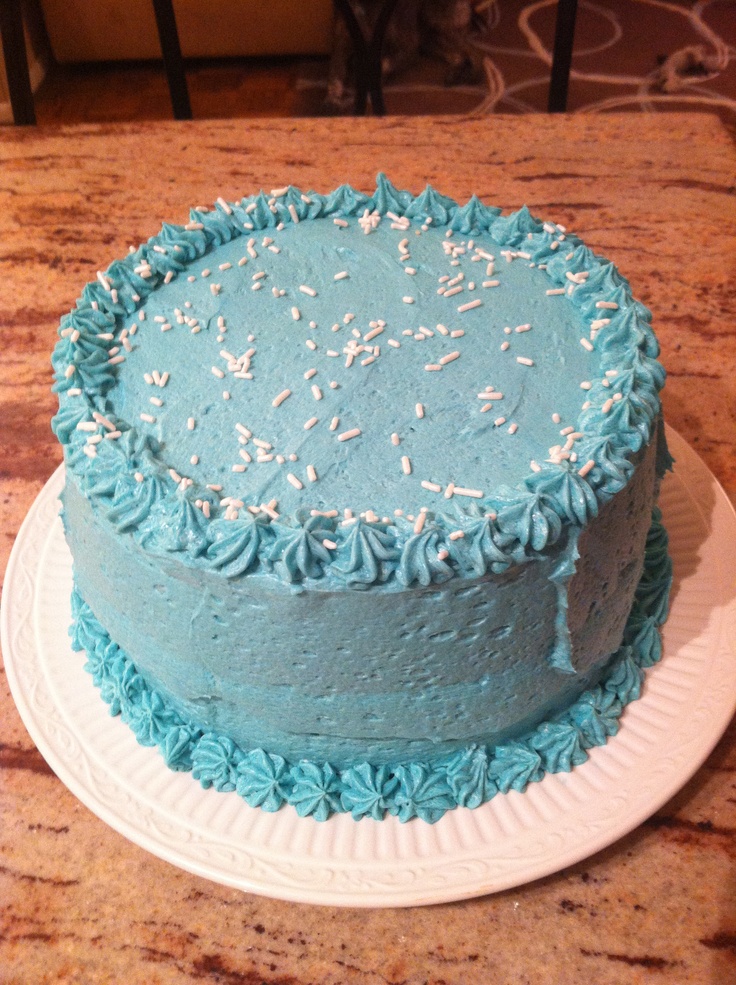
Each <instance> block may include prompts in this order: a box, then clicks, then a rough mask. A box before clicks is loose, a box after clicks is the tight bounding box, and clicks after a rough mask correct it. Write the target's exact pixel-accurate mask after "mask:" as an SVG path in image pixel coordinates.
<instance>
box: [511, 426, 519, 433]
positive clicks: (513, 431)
mask: <svg viewBox="0 0 736 985" xmlns="http://www.w3.org/2000/svg"><path fill="white" fill-rule="evenodd" d="M518 430H519V425H518V424H516V423H514V424H509V434H516V432H517V431H518Z"/></svg>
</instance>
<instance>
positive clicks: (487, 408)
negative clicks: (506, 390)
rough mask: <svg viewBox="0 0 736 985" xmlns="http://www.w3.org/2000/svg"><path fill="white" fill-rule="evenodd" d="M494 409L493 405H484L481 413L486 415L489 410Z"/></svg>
mask: <svg viewBox="0 0 736 985" xmlns="http://www.w3.org/2000/svg"><path fill="white" fill-rule="evenodd" d="M492 408H493V404H483V406H482V407H481V409H480V412H481V414H485V413H487V412H488V411H489V410H491V409H492Z"/></svg>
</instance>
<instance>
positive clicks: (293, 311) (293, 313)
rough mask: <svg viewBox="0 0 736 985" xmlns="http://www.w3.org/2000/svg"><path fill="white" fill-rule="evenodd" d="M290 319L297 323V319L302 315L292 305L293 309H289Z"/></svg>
mask: <svg viewBox="0 0 736 985" xmlns="http://www.w3.org/2000/svg"><path fill="white" fill-rule="evenodd" d="M291 317H292V318H293V319H294V321H299V319H300V318H301V317H302V313H301V311H299V309H298V308H297V307H296V305H294V307H293V308H292V309H291Z"/></svg>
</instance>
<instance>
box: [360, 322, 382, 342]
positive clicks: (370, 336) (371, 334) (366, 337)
mask: <svg viewBox="0 0 736 985" xmlns="http://www.w3.org/2000/svg"><path fill="white" fill-rule="evenodd" d="M382 332H383V326H382V325H377V326H376V328H373V329H371V331H370V332H366V334H365V335H364V336H363V341H364V342H370V341H371V339H375V337H376V336H377V335H380V334H381V333H382Z"/></svg>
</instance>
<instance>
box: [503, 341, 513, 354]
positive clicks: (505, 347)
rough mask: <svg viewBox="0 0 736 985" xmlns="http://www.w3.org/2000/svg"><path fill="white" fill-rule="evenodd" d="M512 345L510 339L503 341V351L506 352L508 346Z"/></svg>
mask: <svg viewBox="0 0 736 985" xmlns="http://www.w3.org/2000/svg"><path fill="white" fill-rule="evenodd" d="M510 345H511V343H510V342H508V341H506V342H502V343H501V352H506V350H507V349H508V347H509V346H510Z"/></svg>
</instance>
